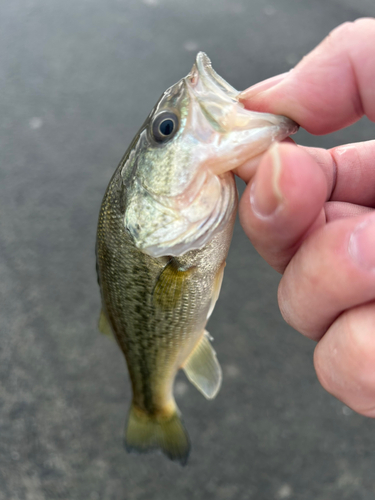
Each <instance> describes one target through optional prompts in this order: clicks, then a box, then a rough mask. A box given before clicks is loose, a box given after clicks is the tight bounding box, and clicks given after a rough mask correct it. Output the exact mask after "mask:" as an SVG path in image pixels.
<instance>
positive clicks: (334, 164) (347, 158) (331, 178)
mask: <svg viewBox="0 0 375 500" xmlns="http://www.w3.org/2000/svg"><path fill="white" fill-rule="evenodd" d="M283 142H290V143H292V144H293V143H294V142H293V141H292V139H290V138H288V139H287V140H285V141H283ZM299 147H300V148H302V149H303V150H304V151H306V152H307V153H309V155H311V156H312V157H313V158H314V160H315V161H316V163H317V164H318V165H319V167H320V169H321V170H322V171H323V173H324V174H325V177H326V182H327V190H328V195H327V199H330V200H332V201H342V202H347V203H353V204H356V205H364V206H369V207H375V192H374V188H373V186H374V185H375V169H374V158H375V140H373V141H366V142H358V143H355V144H345V145H342V146H338V147H335V148H332V149H328V150H326V149H322V148H309V147H304V146H299ZM262 157H263V155H259V156H257V157H255V158H253V159H251V160H250V161H249V162H247V163H245V164H243V165H242V166H241V167H239V168H237V169H236V171H235V173H236V174H237V175H239V176H240V177H241V178H242V179H243V180H244V181H245V182H249V181H250V180H251V178H252V177H253V176H254V174H255V172H256V169H257V167H258V165H259V163H260V160H261V159H262Z"/></svg>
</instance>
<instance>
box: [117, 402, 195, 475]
mask: <svg viewBox="0 0 375 500" xmlns="http://www.w3.org/2000/svg"><path fill="white" fill-rule="evenodd" d="M125 448H126V450H127V451H129V452H131V451H137V452H139V453H146V452H148V451H151V450H155V449H160V450H161V451H162V452H163V453H164V454H165V455H167V457H168V458H170V459H171V460H174V461H176V462H180V464H181V465H185V464H186V462H187V459H188V456H189V452H190V441H189V436H188V434H187V432H186V430H185V427H184V425H183V423H182V421H181V417H180V413H179V411H178V409H177V407H176V410H175V412H174V413H173V414H172V415H171V416H170V417H165V416H163V417H161V416H153V415H149V414H147V413H146V412H144V411H142V410H140V409H139V408H137V407H136V406H134V404H132V405H131V407H130V411H129V416H128V422H127V427H126V431H125Z"/></svg>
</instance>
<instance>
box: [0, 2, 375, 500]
mask: <svg viewBox="0 0 375 500" xmlns="http://www.w3.org/2000/svg"><path fill="white" fill-rule="evenodd" d="M363 16H375V4H374V1H373V0H356V1H355V2H353V1H351V0H310V1H309V2H301V1H300V0H277V1H276V0H189V1H188V2H187V1H183V0H143V1H141V0H139V1H137V0H106V1H105V2H103V1H101V0H81V1H77V0H64V2H61V1H58V0H48V2H47V1H43V0H13V1H12V2H8V1H6V0H1V1H0V127H1V128H0V308H1V309H0V314H1V316H0V331H1V342H0V382H1V385H0V500H44V499H47V500H54V499H66V500H83V499H84V500H102V499H103V500H154V499H163V500H188V499H189V500H190V499H207V500H211V499H212V500H214V499H215V500H221V499H222V500H252V499H254V500H255V499H256V500H273V499H275V500H278V499H301V500H304V499H306V500H307V499H312V498H313V499H315V500H328V499H329V500H336V499H340V500H345V499H348V500H349V499H350V500H373V499H374V498H375V476H374V469H375V422H374V421H372V420H370V419H366V418H364V417H361V416H359V415H356V414H355V413H354V412H352V411H351V410H350V409H349V408H347V407H346V406H344V405H343V404H342V403H340V402H339V401H337V400H336V399H334V398H333V397H331V396H330V395H328V394H327V393H325V391H324V390H323V389H322V388H321V387H320V385H319V383H318V381H317V379H316V376H315V373H314V369H313V363H312V354H313V350H314V345H315V344H314V343H313V342H312V341H310V340H308V339H306V338H304V337H302V336H301V335H300V334H298V333H297V332H295V331H294V330H293V329H292V328H290V327H288V326H287V325H286V324H285V323H284V322H283V320H282V318H281V316H280V313H279V310H278V306H277V301H276V291H277V285H278V281H279V275H278V274H277V273H276V272H274V271H273V270H271V269H270V268H269V267H268V266H267V265H266V264H265V263H264V262H262V260H261V259H260V258H259V257H258V255H257V254H256V252H255V251H254V250H253V248H252V246H251V244H250V242H249V241H248V240H247V239H246V237H245V236H244V234H243V232H242V229H241V227H240V226H239V225H238V224H237V227H236V230H235V235H234V239H233V244H232V248H231V252H230V255H229V259H228V263H227V268H226V274H225V279H224V283H223V288H222V293H221V297H220V300H219V302H218V304H217V307H216V310H215V312H214V314H213V316H212V319H211V320H210V323H209V326H208V330H209V331H210V333H211V334H212V335H213V336H214V337H215V344H214V346H215V349H216V351H217V353H218V357H219V360H220V362H221V365H222V367H223V371H224V381H223V386H222V389H221V391H220V393H219V395H218V396H217V398H216V399H215V400H214V401H211V402H209V401H206V400H205V399H204V398H203V397H202V396H201V395H200V394H199V393H198V392H197V391H196V389H194V388H193V387H192V386H191V385H190V384H189V383H188V382H187V380H186V378H185V376H184V375H183V374H180V375H179V376H178V378H177V381H176V387H175V390H176V398H177V402H178V405H179V407H180V409H181V411H182V413H183V415H184V420H185V424H186V427H187V429H188V431H189V434H190V437H191V441H192V446H193V448H192V453H191V456H190V460H189V463H188V465H187V467H185V468H182V467H180V466H178V465H176V464H174V463H171V462H169V461H168V460H167V459H166V458H164V457H162V456H160V455H158V454H151V455H144V456H136V455H128V454H127V453H126V452H125V450H124V449H123V445H122V436H123V429H124V423H125V418H126V413H127V410H128V406H129V402H130V387H129V380H128V375H127V371H126V369H125V365H124V360H123V355H122V353H121V352H120V351H119V349H118V348H117V346H116V344H115V342H113V341H111V340H110V339H107V338H105V337H104V336H103V335H101V334H100V333H99V332H98V330H97V320H98V316H99V311H100V299H99V290H98V287H97V283H96V274H95V258H94V245H95V232H96V223H97V217H98V211H99V207H100V203H101V199H102V196H103V194H104V191H105V188H106V186H107V184H108V182H109V179H110V177H111V175H112V173H113V171H114V169H115V168H116V166H117V164H118V162H119V160H120V159H121V157H122V155H123V153H124V152H125V150H126V149H127V147H128V145H129V143H130V141H131V139H132V138H133V136H134V134H135V133H136V132H137V130H138V128H139V127H140V125H141V124H142V123H143V120H144V119H145V117H146V116H147V114H148V113H149V111H150V110H151V108H152V107H153V105H154V104H155V103H156V101H157V100H158V98H159V96H160V94H161V93H162V92H163V91H164V90H165V89H166V88H167V87H169V86H170V85H172V84H173V83H175V82H176V81H177V80H179V79H180V78H181V77H183V76H184V75H186V74H187V73H188V71H189V70H190V68H191V66H192V64H193V62H194V58H195V54H196V52H197V51H198V50H204V51H206V52H207V54H208V55H209V57H210V58H211V59H212V63H213V67H214V68H215V69H216V71H217V72H218V73H219V74H220V75H222V76H223V77H224V78H225V79H227V80H228V81H229V82H230V83H231V84H232V85H233V86H235V87H237V88H239V89H243V88H246V87H248V86H249V85H251V84H254V83H256V82H258V81H260V80H262V79H264V78H267V77H270V76H273V75H275V74H277V73H281V72H284V71H287V70H289V69H290V68H291V67H293V66H294V65H295V64H296V63H297V62H298V61H299V60H300V59H301V58H302V57H303V56H304V55H305V54H306V53H307V52H308V51H310V50H311V49H312V48H313V47H314V46H315V45H316V44H318V43H319V42H320V41H321V40H322V38H324V37H325V36H326V35H327V34H328V32H329V31H330V30H332V29H333V28H334V27H335V26H337V25H338V24H340V23H342V22H344V21H350V20H354V19H356V18H358V17H363ZM374 137H375V125H374V124H371V123H370V122H369V121H368V120H365V119H364V120H362V121H361V122H359V123H358V124H356V125H354V126H352V127H350V128H349V129H347V130H344V131H341V132H339V133H336V134H332V135H330V136H326V137H313V136H310V135H308V134H307V133H305V132H303V131H301V132H299V133H298V135H297V136H296V139H297V141H298V142H300V143H302V144H306V145H314V146H322V147H331V146H334V145H337V144H340V143H344V142H354V141H363V140H367V139H372V138H374ZM239 188H240V190H241V189H242V186H241V185H239Z"/></svg>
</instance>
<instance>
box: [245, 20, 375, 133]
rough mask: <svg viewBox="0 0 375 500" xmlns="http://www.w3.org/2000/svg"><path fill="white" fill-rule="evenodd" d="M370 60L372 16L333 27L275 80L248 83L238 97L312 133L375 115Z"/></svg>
mask: <svg viewBox="0 0 375 500" xmlns="http://www.w3.org/2000/svg"><path fill="white" fill-rule="evenodd" d="M374 61H375V19H371V18H365V19H358V20H357V21H355V22H353V23H345V24H342V25H341V26H339V27H338V28H336V29H335V30H333V31H332V32H331V33H330V34H329V35H328V37H327V38H325V40H323V42H322V43H321V44H319V45H318V46H317V47H316V48H315V49H314V50H313V51H312V52H310V54H308V55H307V56H306V57H304V58H303V59H302V61H301V62H300V63H299V64H298V65H297V66H296V67H295V68H294V69H292V70H291V71H290V72H289V73H287V74H286V75H285V77H284V78H282V79H281V81H279V83H276V85H273V86H271V87H270V88H267V87H268V86H269V84H267V83H266V82H265V85H264V86H263V87H262V85H260V86H256V88H254V89H252V88H251V87H250V88H249V89H247V90H245V91H244V92H243V93H242V94H241V96H240V99H241V100H242V102H243V103H244V105H245V107H246V108H248V109H251V110H254V111H263V112H269V113H275V114H281V115H285V116H288V117H289V118H292V119H293V120H294V121H296V122H297V123H299V124H300V125H301V126H302V127H303V128H305V129H306V130H307V131H308V132H310V133H312V134H327V133H330V132H334V131H335V130H339V129H340V128H344V127H346V126H348V125H350V124H352V123H354V122H356V121H357V120H359V119H360V118H361V117H362V116H363V114H366V115H367V117H368V118H369V119H370V120H372V121H375V85H374V82H375V63H374ZM274 81H276V82H277V81H278V80H277V79H276V80H274ZM272 83H274V82H271V85H272ZM262 88H263V90H262Z"/></svg>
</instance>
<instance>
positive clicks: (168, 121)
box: [152, 111, 178, 142]
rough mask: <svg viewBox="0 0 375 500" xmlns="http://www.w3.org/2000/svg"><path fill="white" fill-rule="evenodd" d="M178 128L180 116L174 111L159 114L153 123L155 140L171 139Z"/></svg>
mask: <svg viewBox="0 0 375 500" xmlns="http://www.w3.org/2000/svg"><path fill="white" fill-rule="evenodd" d="M177 129H178V118H177V116H176V115H175V114H174V113H171V112H169V111H163V112H162V113H160V114H159V115H157V116H156V117H155V119H154V122H153V124H152V135H153V136H154V139H155V141H157V142H165V141H168V140H169V139H171V138H172V137H173V136H174V134H175V133H176V132H177Z"/></svg>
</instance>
